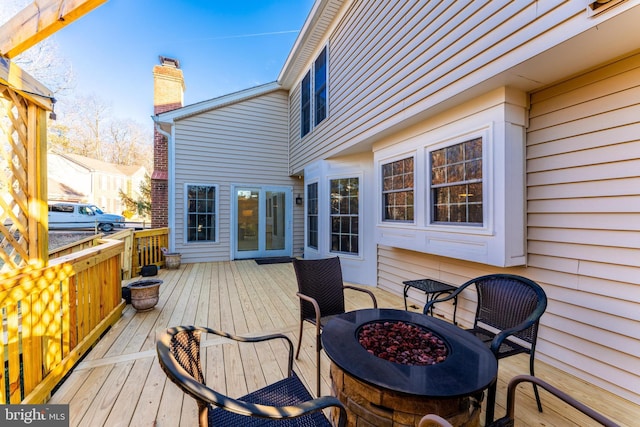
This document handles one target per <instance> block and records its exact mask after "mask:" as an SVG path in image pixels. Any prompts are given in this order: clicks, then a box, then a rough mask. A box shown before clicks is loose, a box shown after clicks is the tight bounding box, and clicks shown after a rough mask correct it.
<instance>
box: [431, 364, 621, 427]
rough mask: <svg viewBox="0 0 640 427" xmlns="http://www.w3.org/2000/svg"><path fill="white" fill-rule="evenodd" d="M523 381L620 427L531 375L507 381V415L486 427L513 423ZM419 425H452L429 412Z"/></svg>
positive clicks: (506, 426) (612, 426) (607, 426)
mask: <svg viewBox="0 0 640 427" xmlns="http://www.w3.org/2000/svg"><path fill="white" fill-rule="evenodd" d="M523 382H529V383H532V384H534V385H536V386H540V387H542V388H543V389H545V390H546V391H548V392H549V393H550V394H551V395H553V396H555V397H557V398H558V399H560V400H562V401H563V402H565V403H566V404H568V405H570V406H572V407H574V408H575V409H577V410H578V411H580V412H582V413H583V414H585V415H587V416H588V417H589V418H591V419H592V420H594V421H596V422H598V423H600V424H602V425H603V426H605V427H620V426H619V425H618V424H616V423H615V422H613V421H611V420H610V419H608V418H607V417H605V416H604V415H602V414H600V413H598V412H596V411H594V410H593V409H591V408H590V407H588V406H587V405H585V404H584V403H582V402H579V401H577V400H576V399H574V398H573V397H571V396H569V395H568V394H567V393H565V392H563V391H561V390H558V389H557V388H555V387H554V386H552V385H551V384H549V383H547V382H545V381H543V380H541V379H540V378H536V377H533V376H531V375H518V376H516V377H513V378H512V379H511V381H509V385H508V386H507V415H505V416H504V417H502V418H500V419H497V420H495V421H494V422H492V423H491V424H488V425H487V427H513V426H514V424H515V406H516V390H517V387H518V384H520V383H523ZM419 427H452V426H451V424H450V423H449V422H448V421H447V420H444V419H442V418H440V417H438V416H436V415H433V414H429V415H425V416H424V418H422V420H421V421H420V424H419Z"/></svg>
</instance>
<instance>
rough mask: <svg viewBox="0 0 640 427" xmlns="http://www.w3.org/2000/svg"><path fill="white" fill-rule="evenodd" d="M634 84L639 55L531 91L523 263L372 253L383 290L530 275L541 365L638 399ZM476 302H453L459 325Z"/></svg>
mask: <svg viewBox="0 0 640 427" xmlns="http://www.w3.org/2000/svg"><path fill="white" fill-rule="evenodd" d="M639 89H640V54H638V55H635V56H630V57H628V58H625V59H622V60H619V61H617V62H616V63H614V64H611V65H608V66H603V67H601V68H599V69H597V70H593V71H591V72H589V73H585V74H583V75H581V76H578V77H575V78H573V79H571V80H568V81H566V82H562V83H559V84H556V85H554V86H552V87H549V88H547V89H545V90H541V91H539V92H535V93H533V94H531V111H530V127H529V129H528V134H527V198H528V209H527V210H528V218H527V225H528V227H527V228H528V245H527V252H528V253H527V259H528V266H527V267H526V268H511V269H496V268H492V267H488V266H484V265H480V264H474V263H468V262H464V261H459V260H454V259H450V258H442V257H436V256H430V255H427V254H418V253H413V252H409V251H403V250H398V249H393V248H388V247H380V248H379V250H378V253H379V261H378V263H379V264H378V270H379V279H378V280H379V286H380V287H381V288H383V289H389V290H395V292H401V287H400V286H401V285H400V284H401V283H402V281H403V280H407V279H414V278H418V277H433V278H439V279H442V280H444V281H446V282H450V283H453V284H461V283H462V282H464V281H465V280H467V279H469V278H472V277H476V276H479V275H482V274H486V273H490V272H498V271H503V272H509V273H515V274H521V275H524V276H526V277H529V278H531V279H533V280H535V281H537V282H538V283H540V284H541V285H542V286H543V287H544V289H545V291H546V293H547V296H548V297H549V306H548V308H547V312H546V313H545V314H544V316H543V317H542V328H541V332H540V342H539V346H538V353H537V354H538V356H539V358H540V359H542V360H544V361H546V362H549V363H551V364H552V365H554V366H557V367H559V368H561V369H563V370H566V371H567V372H570V373H572V374H575V375H577V376H579V377H581V378H583V379H585V380H587V381H589V382H591V383H593V384H596V385H598V386H601V387H603V388H606V389H608V390H611V391H613V392H615V393H616V394H618V395H620V396H622V397H624V398H626V399H628V400H630V401H632V402H635V403H636V404H640V279H639V278H640V256H639V253H640V251H639V249H640V220H639V217H638V212H640V192H639V191H638V188H640V187H639V178H638V170H640V167H639V166H640V137H639V136H638V135H640V133H638V127H639V126H640V114H639V113H640V111H639V108H640V91H639ZM411 296H412V297H413V298H415V299H416V300H418V301H420V302H422V301H424V296H423V295H419V294H418V293H414V294H412V295H411ZM472 300H473V296H472V295H468V299H467V300H464V301H463V302H461V304H460V307H459V312H460V310H462V314H463V317H464V318H466V319H467V320H469V319H471V316H472V314H471V311H470V310H472V309H473V301H472ZM442 313H443V314H444V315H446V316H450V315H451V307H445V310H444V311H443V312H442Z"/></svg>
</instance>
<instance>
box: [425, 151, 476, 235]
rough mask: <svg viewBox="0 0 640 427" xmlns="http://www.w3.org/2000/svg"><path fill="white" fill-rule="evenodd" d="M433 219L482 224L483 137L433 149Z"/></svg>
mask: <svg viewBox="0 0 640 427" xmlns="http://www.w3.org/2000/svg"><path fill="white" fill-rule="evenodd" d="M429 160H430V164H431V204H432V222H433V223H440V224H442V223H455V224H467V225H483V217H482V197H483V189H482V138H474V139H471V140H469V141H465V142H461V143H459V144H455V145H450V146H448V147H444V148H441V149H439V150H435V151H431V153H430V159H429Z"/></svg>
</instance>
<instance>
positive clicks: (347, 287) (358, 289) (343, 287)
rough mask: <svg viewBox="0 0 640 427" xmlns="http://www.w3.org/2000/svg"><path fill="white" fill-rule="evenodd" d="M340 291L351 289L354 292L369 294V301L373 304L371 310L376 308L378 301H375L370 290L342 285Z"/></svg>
mask: <svg viewBox="0 0 640 427" xmlns="http://www.w3.org/2000/svg"><path fill="white" fill-rule="evenodd" d="M342 289H353V290H354V291H358V292H364V293H365V294H369V296H370V297H371V301H372V302H373V308H378V301H377V300H376V296H375V295H374V294H373V292H371V291H370V290H368V289H364V288H360V287H358V286H351V285H342Z"/></svg>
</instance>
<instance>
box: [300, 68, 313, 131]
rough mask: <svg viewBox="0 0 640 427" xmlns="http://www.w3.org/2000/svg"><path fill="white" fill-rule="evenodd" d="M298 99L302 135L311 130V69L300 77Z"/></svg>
mask: <svg viewBox="0 0 640 427" xmlns="http://www.w3.org/2000/svg"><path fill="white" fill-rule="evenodd" d="M300 99H301V101H300V137H303V136H305V135H306V134H308V133H309V132H311V71H309V72H308V73H307V75H306V76H304V78H303V79H302V85H301V88H300Z"/></svg>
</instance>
